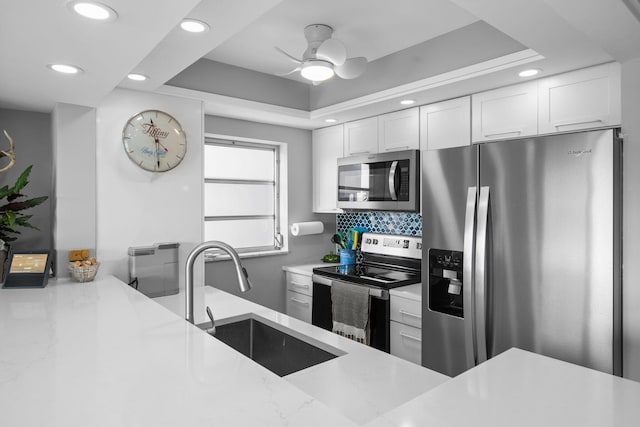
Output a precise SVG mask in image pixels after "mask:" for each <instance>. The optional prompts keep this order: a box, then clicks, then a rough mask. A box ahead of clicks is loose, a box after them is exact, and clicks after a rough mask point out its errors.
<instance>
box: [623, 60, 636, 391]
mask: <svg viewBox="0 0 640 427" xmlns="http://www.w3.org/2000/svg"><path fill="white" fill-rule="evenodd" d="M622 125H623V126H622V132H623V134H624V160H623V174H624V175H623V176H624V178H623V185H624V189H623V203H624V206H623V217H624V218H623V231H622V236H623V247H622V251H623V255H622V257H623V265H624V270H623V277H622V286H623V292H622V296H623V300H622V306H623V309H622V313H623V320H622V323H623V324H622V329H623V330H622V333H623V336H624V343H625V348H624V360H623V371H624V376H625V377H627V378H631V379H633V380H636V381H640V262H639V261H640V166H638V165H639V164H640V59H634V60H631V61H628V62H625V63H623V64H622Z"/></svg>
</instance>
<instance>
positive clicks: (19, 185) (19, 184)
mask: <svg viewBox="0 0 640 427" xmlns="http://www.w3.org/2000/svg"><path fill="white" fill-rule="evenodd" d="M31 168H33V165H29V166H27V168H26V169H25V170H24V172H22V173H21V174H20V176H19V177H18V180H17V181H16V183H15V184H14V186H13V188H12V189H11V192H12V193H19V192H20V190H22V189H23V188H24V187H25V186H26V185H27V184H28V183H29V174H30V173H31Z"/></svg>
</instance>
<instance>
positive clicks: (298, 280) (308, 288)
mask: <svg viewBox="0 0 640 427" xmlns="http://www.w3.org/2000/svg"><path fill="white" fill-rule="evenodd" d="M287 290H289V291H293V292H298V293H301V294H305V295H309V296H311V295H313V281H312V280H311V276H305V275H304V274H298V273H291V272H290V271H287Z"/></svg>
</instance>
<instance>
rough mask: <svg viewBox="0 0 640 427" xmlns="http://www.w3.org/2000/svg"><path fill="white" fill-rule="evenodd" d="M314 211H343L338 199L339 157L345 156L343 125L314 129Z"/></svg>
mask: <svg viewBox="0 0 640 427" xmlns="http://www.w3.org/2000/svg"><path fill="white" fill-rule="evenodd" d="M312 136H313V142H312V174H313V211H314V212H320V213H336V212H342V210H341V209H338V208H337V201H338V159H339V158H340V157H343V136H344V131H343V127H342V125H339V126H332V127H328V128H323V129H317V130H314V131H313V134H312Z"/></svg>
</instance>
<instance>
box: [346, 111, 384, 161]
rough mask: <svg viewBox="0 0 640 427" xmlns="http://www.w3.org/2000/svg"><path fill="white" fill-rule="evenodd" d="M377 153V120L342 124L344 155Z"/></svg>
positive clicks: (371, 119)
mask: <svg viewBox="0 0 640 427" xmlns="http://www.w3.org/2000/svg"><path fill="white" fill-rule="evenodd" d="M377 152H378V118H377V117H370V118H368V119H362V120H357V121H355V122H349V123H345V124H344V155H345V156H354V155H358V154H367V153H377Z"/></svg>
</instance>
